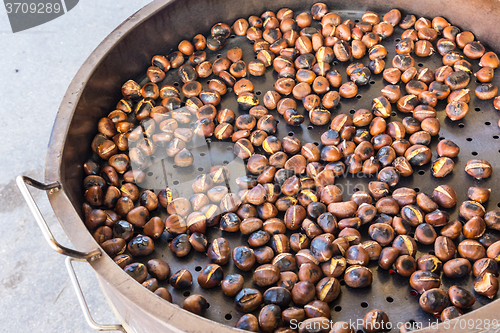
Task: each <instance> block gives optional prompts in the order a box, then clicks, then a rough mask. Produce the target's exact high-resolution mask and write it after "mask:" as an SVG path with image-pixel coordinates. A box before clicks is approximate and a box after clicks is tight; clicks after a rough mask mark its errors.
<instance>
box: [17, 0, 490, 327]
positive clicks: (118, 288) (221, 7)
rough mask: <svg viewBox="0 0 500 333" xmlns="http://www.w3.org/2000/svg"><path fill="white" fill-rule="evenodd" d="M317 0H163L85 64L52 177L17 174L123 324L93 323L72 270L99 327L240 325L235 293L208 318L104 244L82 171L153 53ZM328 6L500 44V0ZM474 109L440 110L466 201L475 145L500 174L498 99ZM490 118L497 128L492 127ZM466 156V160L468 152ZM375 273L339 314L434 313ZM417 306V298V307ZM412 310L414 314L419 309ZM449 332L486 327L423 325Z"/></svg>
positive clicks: (55, 145) (52, 156) (59, 126)
mask: <svg viewBox="0 0 500 333" xmlns="http://www.w3.org/2000/svg"><path fill="white" fill-rule="evenodd" d="M312 3H313V1H299V0H288V1H285V0H276V1H273V2H269V1H260V0H249V1H236V0H217V1H215V0H205V1H200V0H182V1H180V0H179V1H173V0H158V1H155V2H153V3H151V4H149V5H148V6H146V7H144V8H143V9H141V10H140V11H138V12H137V13H136V14H134V15H133V16H131V17H130V18H129V19H128V20H126V21H125V22H124V23H123V24H121V25H120V26H119V27H118V28H117V29H116V30H115V31H113V32H112V33H111V34H110V35H109V36H108V37H107V38H106V39H105V40H104V41H103V42H102V43H101V44H100V45H99V46H98V47H97V49H96V50H95V51H94V52H93V53H92V55H91V56H90V57H89V58H88V59H87V61H86V62H85V63H84V64H83V66H82V67H81V69H80V70H79V71H78V73H77V74H76V76H75V78H74V79H73V81H72V83H71V85H70V86H69V88H68V91H67V93H66V95H65V97H64V99H63V101H62V103H61V106H60V108H59V112H58V115H57V118H56V121H55V124H54V128H53V131H52V136H51V139H50V144H49V147H48V153H47V162H46V173H45V184H42V183H39V182H36V181H34V180H32V179H29V178H27V177H22V176H20V177H18V185H19V187H20V189H21V191H22V192H23V195H24V197H25V198H26V200H27V202H28V204H29V206H30V208H31V210H32V212H33V213H34V215H35V218H36V220H37V222H38V224H39V225H40V227H41V229H42V232H43V234H44V236H45V237H46V239H47V241H48V242H49V244H50V245H51V246H52V247H53V248H54V249H55V250H56V251H57V252H59V253H62V254H64V255H66V256H68V257H69V258H68V260H67V265H68V268H69V269H70V272H72V269H71V260H73V259H71V258H74V259H76V260H82V261H88V262H89V264H90V265H91V266H92V268H93V269H94V270H95V272H96V275H97V279H98V281H99V283H100V285H101V288H102V290H103V292H104V294H105V296H106V298H107V300H108V303H109V305H110V306H111V308H112V309H113V311H114V313H115V314H116V316H117V318H118V319H119V321H120V323H121V326H120V325H118V326H116V325H98V324H96V323H94V322H93V320H92V318H91V316H90V314H89V312H88V309H86V305H85V301H84V298H83V296H82V295H81V291H80V290H79V288H78V282H77V280H76V277H75V276H74V273H71V276H72V281H73V282H74V284H75V286H76V287H77V293H78V294H79V300H80V303H81V304H82V306H83V308H84V313H85V316H86V318H87V319H88V321H89V323H90V324H91V326H92V327H93V328H95V329H98V330H116V329H123V330H126V331H128V332H157V331H171V332H186V331H187V332H219V333H223V332H234V331H235V329H234V328H232V327H230V326H234V323H235V321H236V320H237V319H238V318H237V317H238V315H241V314H238V313H236V312H232V313H233V314H235V316H233V318H232V319H228V320H226V321H225V323H227V324H228V325H230V326H228V325H223V324H221V323H220V322H223V321H224V319H223V317H224V315H225V314H226V313H227V311H229V313H230V311H234V309H233V305H232V301H231V300H230V299H229V298H224V296H222V295H221V294H222V293H220V292H218V293H217V292H213V293H210V297H213V299H214V301H213V302H212V301H211V300H210V299H209V302H211V303H212V307H211V309H210V311H209V312H208V314H207V317H208V318H210V319H214V320H217V321H219V322H216V321H213V320H209V319H206V318H202V317H198V316H195V315H193V314H190V313H188V312H186V311H184V310H183V309H181V308H179V307H176V306H174V305H173V304H171V303H168V302H165V301H163V300H162V299H160V298H158V297H156V296H155V295H153V294H152V293H150V292H148V291H147V290H146V289H145V288H143V287H142V286H141V285H140V284H138V283H137V282H136V281H134V280H133V279H131V278H130V277H129V276H128V275H127V274H126V273H125V272H124V271H123V270H121V269H120V268H119V267H118V266H117V265H116V264H115V263H114V262H113V260H112V259H111V258H110V257H109V256H108V255H106V254H105V253H104V252H103V251H102V250H101V249H100V247H99V246H98V244H97V243H96V242H95V241H94V239H93V237H92V235H91V234H90V233H89V232H88V230H87V229H86V227H85V225H84V224H83V223H82V218H81V216H82V213H81V204H82V179H83V171H82V167H81V166H82V164H83V162H84V161H85V159H86V158H88V157H89V156H90V154H91V152H90V142H91V140H92V138H93V136H94V135H95V127H96V123H97V120H98V119H99V118H101V117H103V116H106V115H107V113H108V112H109V111H110V110H113V108H114V105H115V104H116V101H117V100H118V99H119V98H120V89H119V87H121V85H122V84H123V82H125V81H127V80H128V79H131V78H132V79H136V80H138V81H140V80H141V79H142V78H143V76H141V75H143V73H144V72H145V69H146V68H147V66H148V63H149V62H150V59H151V56H152V55H155V54H166V53H168V52H169V49H170V47H172V46H174V45H177V43H178V42H179V41H180V40H182V39H185V38H186V39H190V38H191V37H192V36H194V35H195V34H196V33H200V32H202V33H207V32H208V30H209V28H210V27H211V26H212V25H213V24H214V23H216V22H226V23H228V24H231V23H232V22H233V21H234V20H236V19H237V18H239V17H248V16H249V15H254V14H260V13H262V12H263V11H265V10H274V11H276V10H278V9H280V8H282V7H289V8H291V9H293V10H296V11H303V10H308V9H309V8H310V6H311V5H312ZM328 6H329V8H330V9H331V10H334V11H341V12H342V15H345V16H348V17H349V18H352V19H355V18H360V13H362V12H363V11H365V10H368V9H369V10H374V11H378V12H380V13H385V12H387V11H389V10H390V9H392V8H399V9H400V10H402V11H403V12H404V13H413V14H415V15H419V16H425V17H434V16H444V17H446V18H447V19H449V20H450V21H451V22H452V23H453V24H454V25H457V26H459V27H460V28H461V29H462V30H471V31H473V32H474V33H475V34H476V36H477V37H478V39H479V40H481V41H482V42H483V43H484V44H486V45H489V47H491V48H492V49H493V50H495V51H497V52H499V51H500V46H499V45H500V34H498V33H496V29H495V28H496V20H497V18H498V17H500V3H499V2H498V1H495V0H479V1H474V2H471V1H465V0H456V1H453V2H449V1H443V0H419V1H413V2H410V1H403V0H397V1H392V2H387V1H382V0H374V1H361V0H352V1H345V0H343V1H336V2H328ZM391 48H392V49H393V47H392V46H391V47H387V49H388V50H389V49H391ZM269 75H271V74H268V77H269ZM497 81H498V80H497ZM266 82H267V83H266ZM259 84H261V87H262V89H266V88H268V87H270V85H271V84H272V80H263V81H262V82H259ZM497 85H498V83H497ZM381 87H382V83H376V84H375V85H374V86H373V87H370V89H367V90H364V91H363V92H362V93H363V100H364V102H365V103H368V101H371V98H373V97H375V96H377V95H378V94H379V93H380V88H381ZM355 105H356V104H355V101H345V102H343V104H342V106H341V108H340V109H339V110H338V112H345V113H347V112H349V110H350V109H352V108H354V107H355ZM470 107H471V109H472V110H474V109H475V108H477V109H478V110H479V111H478V112H475V111H472V112H471V114H470V115H469V116H467V118H466V120H464V121H463V122H462V123H463V124H462V126H458V124H456V123H452V122H450V121H445V120H443V119H444V117H443V116H442V115H440V116H439V117H440V120H441V123H442V127H443V128H442V131H441V133H440V136H444V137H446V138H450V139H452V140H454V141H456V142H457V143H459V144H460V145H461V147H462V154H463V155H460V156H461V157H460V160H459V161H458V162H457V166H456V169H455V170H456V171H455V172H456V174H457V175H454V176H452V177H450V178H449V179H448V180H446V182H449V183H451V184H452V185H453V186H454V187H455V188H456V189H457V192H460V193H459V195H460V196H459V200H461V199H465V194H464V193H462V192H465V190H466V188H467V187H468V186H470V185H469V183H470V184H472V183H474V182H473V181H471V180H470V179H466V180H464V179H465V177H464V175H462V170H463V166H464V164H465V162H466V161H467V160H468V159H469V158H472V157H471V156H470V154H471V153H472V152H476V153H477V154H478V155H479V156H478V157H484V158H486V159H488V160H490V162H492V164H493V165H495V167H494V168H495V171H494V173H497V172H498V171H500V170H498V165H500V163H498V162H500V154H499V152H498V148H499V147H498V146H499V145H498V140H496V139H498V134H499V130H498V128H497V127H496V126H495V125H494V124H496V122H497V120H498V116H497V115H496V114H495V112H494V111H493V108H492V106H491V101H490V102H484V101H476V100H473V101H472V103H471V106H470ZM358 108H359V107H358ZM486 122H489V123H490V124H491V123H492V124H493V125H490V126H488V125H485V123H486ZM282 123H283V122H282ZM306 123H307V122H306ZM464 127H465V128H464ZM279 131H280V133H287V132H288V131H289V129H288V128H287V127H286V126H285V125H284V124H280V129H279ZM297 131H298V132H297V133H296V134H297V135H300V136H301V138H302V140H304V141H311V142H313V141H315V140H317V139H318V138H317V132H315V131H309V132H308V131H307V124H304V125H303V127H302V128H301V129H298V130H297ZM315 133H316V134H315ZM466 133H467V134H466ZM282 135H286V134H282ZM466 137H470V138H472V139H473V140H472V141H468V140H466V139H465V138H466ZM464 155H465V156H464ZM221 156H222V155H221ZM462 156H464V157H463V158H462ZM221 158H223V157H221ZM405 181H406V184H407V185H408V186H413V187H419V188H420V189H421V190H423V191H426V192H427V193H429V191H432V189H433V188H434V187H435V186H436V184H437V182H436V181H435V180H433V179H432V177H431V176H430V175H429V173H427V174H426V176H425V177H421V178H418V176H415V177H411V179H409V180H405ZM26 185H31V186H33V187H35V188H38V189H40V190H44V191H47V195H48V197H49V200H50V203H51V205H52V207H53V209H54V212H55V214H56V216H57V218H58V220H59V222H60V223H61V225H62V227H63V228H64V230H65V232H66V234H67V235H68V237H69V239H70V240H71V242H72V243H73V245H74V247H75V249H76V250H71V249H67V248H64V247H62V246H60V245H59V244H58V243H57V242H56V241H55V240H54V239H53V237H52V235H51V233H50V230H49V229H48V227H47V225H46V223H45V222H44V220H43V217H42V216H41V214H40V212H39V211H38V209H37V206H36V203H35V202H34V201H33V198H32V196H31V195H30V192H29V190H28V188H27V186H26ZM488 185H489V186H490V187H492V188H493V189H494V190H493V195H492V199H491V200H490V203H489V207H488V208H489V209H493V206H496V205H497V202H500V193H496V192H497V191H495V186H494V185H495V184H494V178H492V180H489V181H488V182H486V185H485V186H488ZM499 192H500V191H499ZM424 250H425V249H424ZM192 260H193V262H192V263H189V264H187V263H181V265H187V266H189V267H190V268H193V267H194V266H195V265H196V262H197V260H198V259H197V258H194V257H193V258H192ZM173 265H175V264H173ZM178 265H179V264H178ZM191 266H192V267H191ZM226 273H227V272H226ZM195 274H196V273H195ZM196 275H197V274H196ZM196 275H194V276H196ZM375 280H377V281H378V282H377V283H379V286H380V288H375V287H373V288H372V290H371V291H369V292H368V293H364V294H363V293H361V294H360V293H357V292H346V296H344V299H343V302H342V303H341V304H342V307H344V311H343V312H337V313H336V314H335V313H334V315H333V318H334V319H338V320H348V319H349V318H352V319H355V318H359V317H360V316H361V317H362V315H363V313H365V312H366V311H367V309H362V308H359V302H360V300H361V298H362V297H365V298H366V299H367V300H368V299H369V301H370V308H373V307H375V306H379V307H381V308H382V309H384V310H385V309H386V308H387V312H388V313H389V316H390V317H391V318H392V315H394V319H395V320H399V317H401V320H402V321H406V320H408V319H410V316H413V315H414V316H415V317H413V318H417V319H419V320H425V319H428V318H429V316H427V317H426V315H425V314H423V313H422V311H420V312H419V309H418V302H416V301H415V300H412V299H410V296H409V294H408V287H407V283H406V282H405V281H404V280H401V281H399V282H398V281H397V279H395V280H394V281H390V280H389V279H387V277H384V276H383V275H382V274H379V275H377V276H376V278H375ZM448 283H452V282H448ZM394 286H395V287H394ZM388 292H390V293H392V294H391V296H393V300H395V302H394V304H393V305H390V304H389V303H387V302H386V297H385V295H386V294H387V293H388ZM175 297H176V295H175V294H174V298H175ZM179 297H181V295H179ZM398 302H399V303H398ZM415 303H417V304H416V305H415ZM499 306H500V303H498V301H494V302H491V303H490V304H488V305H486V306H483V307H481V308H480V309H477V310H475V311H472V312H469V313H467V314H465V315H464V316H463V317H461V318H463V320H466V321H467V320H469V319H472V320H479V319H482V320H484V319H489V320H490V321H491V320H493V319H498V318H497V317H498V316H497V314H498V308H499ZM231 309H232V310H231ZM346 310H347V311H346ZM412 311H413V312H415V313H414V314H412ZM332 312H333V311H332ZM445 331H450V332H451V331H453V332H479V331H485V330H484V326H480V325H477V326H474V327H473V328H471V327H469V326H467V327H463V325H462V326H461V325H457V326H456V327H454V328H452V330H446V328H445V327H444V326H443V325H440V326H439V328H437V329H436V328H428V329H424V330H422V332H445Z"/></svg>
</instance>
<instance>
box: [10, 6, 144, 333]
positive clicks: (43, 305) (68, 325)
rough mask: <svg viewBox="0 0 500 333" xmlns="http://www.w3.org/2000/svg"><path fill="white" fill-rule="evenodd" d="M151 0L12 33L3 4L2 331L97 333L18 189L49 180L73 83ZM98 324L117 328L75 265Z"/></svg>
mask: <svg viewBox="0 0 500 333" xmlns="http://www.w3.org/2000/svg"><path fill="white" fill-rule="evenodd" d="M149 2H150V0H120V1H97V0H85V1H80V2H79V4H78V5H77V6H76V7H75V8H74V9H73V10H71V11H69V12H68V13H66V14H65V15H63V16H62V17H59V18H57V19H55V20H53V21H51V22H48V23H46V24H44V25H41V26H38V27H35V28H32V29H30V30H27V31H24V32H19V33H16V34H13V33H12V30H11V28H10V25H9V21H8V18H7V14H6V11H5V9H4V7H3V6H0V64H1V66H0V115H1V117H0V118H1V120H0V124H1V128H2V131H3V132H2V134H1V137H2V139H1V141H0V142H1V143H0V156H1V162H0V223H1V231H0V233H1V238H0V239H1V241H0V258H1V259H0V262H1V269H0V323H1V325H0V331H1V332H94V331H93V330H91V329H90V328H89V327H88V325H87V323H86V322H85V319H84V317H83V314H82V311H81V309H80V306H79V305H78V301H77V298H76V295H75V292H74V291H73V287H72V285H71V282H70V280H69V277H68V274H67V272H66V268H65V266H64V257H63V256H62V255H59V254H57V253H56V252H54V251H53V250H52V249H50V248H49V246H48V245H47V243H46V242H45V240H44V239H43V237H42V234H41V232H40V230H39V229H38V227H37V225H36V222H35V220H34V219H33V216H32V215H31V213H30V211H29V210H28V207H27V205H26V203H25V202H24V199H23V198H22V196H21V194H20V192H19V190H18V188H17V186H16V184H15V177H16V176H17V175H19V174H23V175H28V176H31V177H34V178H35V179H39V180H43V178H44V167H45V154H46V149H47V144H48V141H49V137H50V133H51V130H52V124H53V122H54V119H55V116H56V112H57V109H58V107H59V104H60V102H61V100H62V98H63V95H64V93H65V91H66V88H67V87H68V85H69V83H70V81H71V79H72V78H73V76H74V75H75V74H76V72H77V70H78V69H79V68H80V66H81V65H82V63H83V62H84V61H85V59H86V58H87V57H88V56H89V55H90V53H91V52H92V51H93V50H94V49H95V48H96V47H97V45H98V44H99V43H100V42H101V41H102V40H103V39H104V38H105V37H106V36H107V35H108V34H109V33H110V32H111V31H112V30H113V29H114V28H116V27H117V26H118V25H119V24H120V23H121V22H122V21H124V20H125V19H126V18H127V17H129V16H130V15H132V14H133V13H135V12H136V11H137V10H139V9H140V8H142V7H143V6H145V5H146V4H147V3H149ZM34 194H35V199H36V200H37V202H38V204H39V206H40V208H41V211H42V213H43V214H44V216H45V218H46V220H47V221H48V223H49V225H50V227H51V229H52V231H53V233H54V236H55V238H56V239H57V240H58V241H59V242H61V243H62V244H64V245H67V246H71V244H70V242H69V240H68V239H67V238H66V237H65V235H64V232H63V231H62V229H61V227H60V226H59V224H58V222H57V221H56V219H55V216H54V215H53V214H52V211H51V208H50V205H49V204H48V200H47V199H46V196H45V194H43V193H41V192H34ZM75 266H76V269H77V274H78V277H79V279H80V282H81V285H82V288H83V289H84V292H85V294H86V299H87V302H88V305H89V307H90V309H91V312H92V314H93V316H94V318H95V320H96V321H97V322H99V323H103V324H112V323H117V320H116V319H115V318H114V315H113V314H112V312H111V310H110V309H109V308H108V306H107V304H106V302H105V300H104V296H103V295H102V294H101V292H100V290H99V286H98V284H97V281H96V279H95V275H94V273H93V271H92V270H91V269H90V267H88V266H87V265H86V264H83V263H76V264H75Z"/></svg>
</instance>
